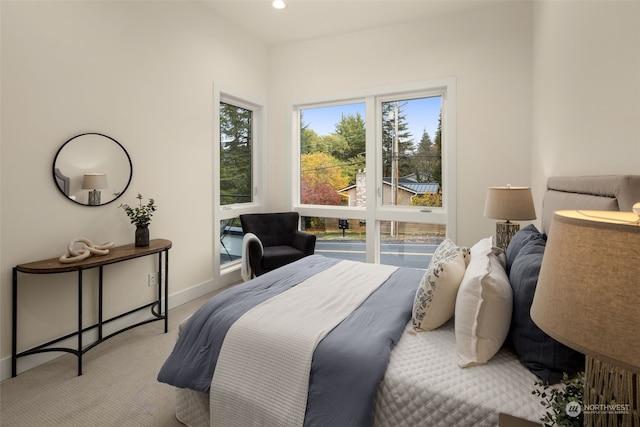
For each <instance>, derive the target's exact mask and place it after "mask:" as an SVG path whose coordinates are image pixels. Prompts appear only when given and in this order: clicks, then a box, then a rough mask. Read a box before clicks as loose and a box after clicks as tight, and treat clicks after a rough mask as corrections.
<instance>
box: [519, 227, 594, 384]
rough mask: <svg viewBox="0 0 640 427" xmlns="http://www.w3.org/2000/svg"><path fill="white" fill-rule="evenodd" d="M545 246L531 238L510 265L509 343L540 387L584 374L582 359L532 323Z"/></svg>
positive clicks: (539, 238) (543, 240)
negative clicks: (563, 378) (511, 296)
mask: <svg viewBox="0 0 640 427" xmlns="http://www.w3.org/2000/svg"><path fill="white" fill-rule="evenodd" d="M545 245H546V238H545V236H544V235H542V234H538V235H530V236H529V239H528V241H527V242H526V243H525V244H524V245H523V246H522V248H521V249H520V250H519V252H518V255H517V257H516V258H515V260H514V261H513V264H512V265H511V271H510V274H509V281H510V282H511V288H512V289H513V314H512V316H511V329H510V330H509V340H510V342H511V344H512V346H513V348H514V350H515V352H516V354H517V355H518V358H519V359H520V361H521V362H522V364H523V365H525V366H526V367H527V368H529V370H530V371H531V372H533V373H534V374H536V375H537V376H538V378H540V380H541V381H542V382H543V383H548V384H554V383H558V382H560V380H561V379H562V374H563V373H564V372H566V373H567V374H569V376H570V377H572V376H574V375H575V374H576V373H578V372H579V371H582V370H584V355H582V354H581V353H579V352H577V351H575V350H573V349H571V348H569V347H567V346H565V345H564V344H561V343H559V342H558V341H556V340H554V339H553V338H551V337H550V336H549V335H547V334H546V333H544V332H543V331H542V330H541V329H540V328H539V327H538V326H537V325H536V324H535V323H534V322H533V320H531V315H530V310H531V303H532V302H533V295H534V293H535V290H536V285H537V284H538V274H539V273H540V266H541V265H542V256H543V254H544V249H545Z"/></svg>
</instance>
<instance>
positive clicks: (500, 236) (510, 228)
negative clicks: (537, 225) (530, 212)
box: [496, 221, 520, 252]
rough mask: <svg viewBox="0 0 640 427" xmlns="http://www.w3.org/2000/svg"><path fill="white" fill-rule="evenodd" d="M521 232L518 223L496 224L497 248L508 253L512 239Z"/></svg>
mask: <svg viewBox="0 0 640 427" xmlns="http://www.w3.org/2000/svg"><path fill="white" fill-rule="evenodd" d="M518 230H520V224H518V223H517V222H509V221H505V222H498V223H496V246H497V247H499V248H500V249H502V250H504V251H505V252H506V251H507V247H508V246H509V242H510V241H511V238H512V237H513V236H514V235H515V234H516V233H517V232H518Z"/></svg>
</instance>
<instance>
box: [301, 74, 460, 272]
mask: <svg viewBox="0 0 640 427" xmlns="http://www.w3.org/2000/svg"><path fill="white" fill-rule="evenodd" d="M428 96H441V97H442V164H443V174H442V186H443V188H444V189H445V191H444V193H443V198H442V207H436V208H424V207H408V206H402V207H400V206H390V205H383V204H382V187H381V185H382V157H381V153H382V123H381V119H382V114H381V108H382V102H387V101H390V100H399V99H412V98H421V97H428ZM356 102H364V103H365V112H366V116H365V120H366V141H367V150H366V153H367V154H366V168H367V175H366V185H367V201H368V202H367V206H366V207H365V208H361V207H348V206H320V205H303V204H301V203H300V110H302V109H306V108H316V107H323V106H329V105H340V104H350V103H356ZM456 109H457V107H456V80H455V78H453V77H449V78H443V79H436V80H430V81H426V82H419V83H412V84H408V85H403V86H394V87H387V88H378V89H372V90H369V91H364V92H362V93H358V94H351V95H350V96H345V97H334V99H330V98H324V99H311V100H306V101H304V102H297V103H293V104H292V105H291V111H292V116H291V117H292V122H293V123H292V138H293V143H292V151H291V156H292V162H291V164H292V165H294V166H293V167H292V168H291V177H290V178H291V179H290V182H291V183H292V189H291V190H292V191H291V194H292V199H291V206H292V209H293V210H295V211H297V212H298V213H299V214H300V215H301V216H318V217H327V218H345V217H346V218H353V219H359V220H365V221H366V224H367V229H366V231H367V236H368V238H367V242H366V250H367V256H366V260H367V262H373V263H378V262H379V260H380V249H379V248H380V221H389V220H392V221H401V222H428V223H433V224H446V229H447V237H448V238H450V239H452V240H453V241H456V236H457V225H456V217H457V216H456V195H457V189H456V173H457V171H456V163H457V161H456V155H457V150H456V139H457V135H456ZM372 118H373V119H372ZM372 172H373V173H372ZM369 201H375V202H374V203H372V202H369ZM369 236H374V237H373V238H371V237H369Z"/></svg>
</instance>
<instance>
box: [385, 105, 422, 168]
mask: <svg viewBox="0 0 640 427" xmlns="http://www.w3.org/2000/svg"><path fill="white" fill-rule="evenodd" d="M396 103H397V105H398V117H397V122H398V123H397V124H398V126H397V129H398V135H397V136H398V153H397V156H398V176H405V175H409V174H411V173H413V172H414V171H415V166H414V154H415V152H414V146H413V138H412V135H411V132H409V130H408V126H407V119H406V116H405V115H404V114H403V112H402V108H403V107H404V106H405V105H406V102H405V103H402V102H399V101H392V102H383V103H382V172H383V175H384V176H385V177H390V176H391V172H392V169H393V167H392V164H393V160H394V159H393V148H394V142H395V141H394V139H395V137H396V118H395V109H396Z"/></svg>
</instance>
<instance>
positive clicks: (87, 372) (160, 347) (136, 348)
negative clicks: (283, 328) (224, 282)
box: [0, 291, 219, 427]
mask: <svg viewBox="0 0 640 427" xmlns="http://www.w3.org/2000/svg"><path fill="white" fill-rule="evenodd" d="M217 292H219V291H217ZM217 292H216V293H217ZM214 294H215V293H211V294H208V295H205V296H203V297H201V298H199V299H196V300H194V301H191V302H189V303H187V304H184V305H181V306H179V307H176V308H174V309H172V310H170V311H169V332H168V333H166V334H165V333H164V323H163V322H162V321H157V322H152V323H149V324H147V325H144V326H140V327H137V328H134V329H131V330H129V331H127V332H123V333H122V334H120V335H117V336H115V337H113V338H111V339H109V340H107V341H105V342H103V343H101V344H99V345H98V346H96V347H95V348H93V349H91V350H90V351H88V352H87V353H85V355H84V356H83V358H82V365H83V367H82V368H83V369H82V373H83V375H81V376H77V375H76V374H77V358H76V357H75V356H73V355H71V354H68V355H64V356H62V357H59V358H57V359H55V360H52V361H50V362H48V363H45V364H43V365H40V366H38V367H36V368H33V369H30V370H29V371H26V372H23V373H21V374H19V375H18V376H16V377H15V378H11V379H7V380H5V381H3V382H2V383H1V384H0V425H2V426H7V427H9V426H10V427H20V426H25V427H40V426H62V427H75V426H79V427H87V426H135V427H140V426H153V427H169V426H182V424H181V423H180V422H179V421H178V420H176V418H175V413H174V401H175V394H174V388H173V387H171V386H169V385H167V384H163V383H160V382H158V381H157V380H156V377H157V375H158V371H159V370H160V367H161V366H162V364H163V363H164V361H165V359H166V358H167V356H168V355H169V353H170V352H171V350H172V349H173V346H174V344H175V340H176V336H177V332H178V325H179V324H180V322H182V321H183V320H184V319H186V318H187V317H188V316H190V315H191V314H192V313H193V312H194V311H196V310H197V309H198V308H200V307H201V306H202V305H203V304H204V303H205V302H206V301H207V300H208V299H209V298H211V297H212V296H213V295H214Z"/></svg>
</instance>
